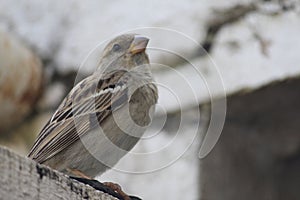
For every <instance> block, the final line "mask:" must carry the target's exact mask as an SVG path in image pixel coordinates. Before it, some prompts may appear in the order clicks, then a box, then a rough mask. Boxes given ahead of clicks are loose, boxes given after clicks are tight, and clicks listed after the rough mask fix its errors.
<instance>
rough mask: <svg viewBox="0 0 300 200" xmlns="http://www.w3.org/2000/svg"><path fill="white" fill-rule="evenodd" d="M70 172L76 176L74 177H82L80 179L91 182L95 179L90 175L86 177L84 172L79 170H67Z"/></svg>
mask: <svg viewBox="0 0 300 200" xmlns="http://www.w3.org/2000/svg"><path fill="white" fill-rule="evenodd" d="M67 171H68V172H70V173H71V174H73V175H74V177H80V178H84V179H89V180H93V178H91V177H89V176H88V175H85V174H84V173H83V172H82V171H80V170H77V169H70V168H68V169H67Z"/></svg>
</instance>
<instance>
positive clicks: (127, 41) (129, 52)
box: [99, 34, 149, 71]
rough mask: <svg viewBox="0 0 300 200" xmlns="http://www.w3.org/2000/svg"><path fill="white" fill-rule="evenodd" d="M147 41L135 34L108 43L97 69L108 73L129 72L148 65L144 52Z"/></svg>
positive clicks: (121, 36)
mask: <svg viewBox="0 0 300 200" xmlns="http://www.w3.org/2000/svg"><path fill="white" fill-rule="evenodd" d="M148 41H149V39H148V38H146V37H144V36H141V35H137V34H124V35H120V36H117V37H116V38H114V39H113V40H112V41H110V42H109V43H108V44H107V45H106V47H105V48H104V50H103V53H102V58H101V60H100V63H99V68H101V69H102V70H105V71H110V70H114V69H115V68H116V69H120V68H125V69H127V70H130V69H132V68H134V67H136V66H140V65H144V64H148V63H149V59H148V56H147V54H146V52H145V50H146V47H147V44H148Z"/></svg>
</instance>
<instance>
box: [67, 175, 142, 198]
mask: <svg viewBox="0 0 300 200" xmlns="http://www.w3.org/2000/svg"><path fill="white" fill-rule="evenodd" d="M70 178H72V179H75V180H77V181H79V182H81V183H84V184H87V185H90V186H91V187H93V188H95V189H96V190H99V191H102V192H104V193H107V194H110V195H111V196H113V197H116V198H118V199H120V200H141V199H140V198H138V197H135V196H128V195H127V194H126V193H125V192H123V191H122V189H121V186H120V185H118V184H116V183H111V182H105V183H101V182H99V181H97V180H94V179H89V178H88V179H87V178H80V177H73V176H70Z"/></svg>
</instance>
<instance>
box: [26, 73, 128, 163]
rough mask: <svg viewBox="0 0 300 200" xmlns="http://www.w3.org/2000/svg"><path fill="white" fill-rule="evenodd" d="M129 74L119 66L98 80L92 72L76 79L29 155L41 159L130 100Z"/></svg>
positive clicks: (65, 145) (76, 138)
mask: <svg viewBox="0 0 300 200" xmlns="http://www.w3.org/2000/svg"><path fill="white" fill-rule="evenodd" d="M129 75H130V74H129V73H127V71H125V70H118V71H112V72H111V73H109V74H107V75H105V76H104V77H103V78H101V79H100V80H99V79H97V78H96V77H95V76H96V74H93V75H92V76H90V77H88V78H86V79H84V80H83V81H81V82H80V83H78V84H77V85H76V86H75V87H74V88H73V90H72V91H71V92H70V93H69V94H68V96H67V97H66V98H65V99H64V100H63V102H62V103H61V105H60V106H59V107H58V109H57V111H56V112H55V113H54V115H53V116H52V117H51V119H50V120H49V121H48V123H47V124H46V125H45V127H44V128H43V129H42V131H41V132H40V134H39V135H38V138H37V140H36V141H35V143H34V145H33V147H32V149H31V151H30V152H29V155H28V156H29V157H30V158H32V159H34V160H36V161H37V162H40V163H43V162H45V161H46V160H48V159H50V158H51V157H53V156H55V155H56V154H57V153H59V152H61V151H62V150H64V149H66V148H68V147H69V146H70V145H72V144H73V143H74V142H75V141H77V140H79V139H80V137H82V136H83V135H84V134H86V133H88V132H89V131H91V130H93V129H94V128H95V127H96V126H98V124H100V126H101V123H102V122H103V120H104V119H105V118H106V117H107V116H109V115H110V114H111V112H112V111H114V110H116V109H118V108H120V107H121V106H122V105H125V104H126V103H127V102H128V101H129V100H128V87H127V83H128V79H129V78H130V77H129ZM91 116H92V117H91ZM93 117H94V118H95V117H96V119H97V120H95V119H92V118H93Z"/></svg>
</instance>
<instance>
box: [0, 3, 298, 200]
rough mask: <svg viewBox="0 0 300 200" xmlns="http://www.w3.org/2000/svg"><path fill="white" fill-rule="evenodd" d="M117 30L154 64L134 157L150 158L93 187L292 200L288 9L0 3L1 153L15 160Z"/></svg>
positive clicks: (292, 32)
mask: <svg viewBox="0 0 300 200" xmlns="http://www.w3.org/2000/svg"><path fill="white" fill-rule="evenodd" d="M128 31H130V32H136V33H141V34H144V35H146V36H148V37H149V38H150V43H149V50H148V53H149V56H150V59H151V61H152V62H154V63H159V64H161V66H154V67H153V74H154V77H155V79H156V81H157V83H159V104H158V106H157V113H156V116H155V118H154V120H153V124H152V125H151V127H150V129H149V131H148V132H147V133H146V135H147V136H149V137H146V139H144V140H142V141H141V142H139V143H138V145H137V146H136V147H135V148H134V149H133V152H136V153H141V152H142V153H145V154H147V155H148V154H151V157H147V158H146V156H135V154H134V153H133V154H131V155H129V156H126V157H125V158H124V159H122V160H121V162H120V163H119V164H118V165H117V166H116V168H115V169H113V170H110V171H108V172H106V173H105V174H104V175H103V176H100V177H98V179H99V180H100V181H112V182H117V183H119V184H120V185H121V186H122V188H123V189H124V191H126V192H128V193H130V194H134V195H136V196H140V197H141V198H143V199H154V198H155V199H203V200H204V199H209V200H221V199H222V200H227V199H228V200H234V199H244V200H247V199H249V200H250V199H262V200H265V199H272V200H276V199H289V200H293V199H300V191H299V189H298V188H299V187H298V186H299V185H300V171H299V168H300V134H299V129H300V123H299V122H300V114H299V113H300V112H299V111H300V103H299V99H300V93H299V88H300V66H299V63H300V56H299V52H300V39H299V35H300V2H299V1H298V0H256V1H254V0H243V1H241V0H227V1H222V0H201V1H195V0H185V1H169V0H168V1H163V2H162V1H157V0H153V1H151V2H150V1H149V2H141V1H138V0H130V1H126V2H125V1H104V0H99V1H96V0H90V1H79V0H69V1H67V0H60V1H58V0H54V1H37V0H29V1H17V0H0V145H2V146H7V147H9V148H10V149H13V150H14V151H15V152H18V153H19V154H21V155H26V154H27V152H28V151H29V149H30V147H31V146H32V144H33V142H34V140H35V138H36V136H37V134H38V133H39V131H40V130H41V128H42V127H43V126H44V124H45V123H46V122H47V120H49V118H50V117H51V115H52V114H53V112H54V111H55V109H56V108H57V106H58V105H59V103H60V102H61V100H62V99H63V98H64V96H65V95H66V94H67V93H68V92H69V91H70V89H71V88H72V87H73V86H74V84H75V82H76V81H78V80H81V79H83V78H84V77H86V76H88V75H89V74H91V73H92V72H93V70H94V69H95V67H96V66H95V63H96V62H97V58H99V57H98V55H99V54H98V53H97V52H98V51H97V50H96V51H93V52H95V53H93V54H92V55H90V56H89V57H87V56H88V55H89V53H90V52H91V51H92V50H93V49H94V48H95V47H96V46H97V45H99V44H105V41H107V40H109V39H111V38H112V37H114V36H116V35H118V34H121V33H124V32H128ZM102 47H103V45H100V46H99V48H97V49H99V50H101V48H102ZM157 49H158V50H157ZM85 59H87V60H86V62H84V64H83V61H84V60H85ZM297 91H298V92H297ZM225 94H226V95H225ZM214 101H217V102H222V104H218V105H222V106H221V107H220V108H218V109H217V112H216V113H214V112H212V107H213V102H214ZM226 105H227V109H226ZM225 111H226V113H227V114H226V118H225V122H224V119H223V117H224V116H223V114H224V112H225ZM216 118H217V119H216ZM223 122H224V127H223V129H222V134H221V136H220V138H219V137H218V136H219V134H220V133H221V132H218V130H215V133H214V131H213V133H212V134H215V136H216V138H215V139H214V142H212V144H210V146H211V147H213V146H214V144H215V142H217V139H219V140H218V142H217V143H216V145H215V146H214V148H213V149H212V151H207V152H206V153H209V154H208V155H206V154H205V156H202V157H201V155H200V156H199V152H200V148H201V147H202V146H203V145H205V144H204V143H203V141H204V138H206V136H207V133H208V130H209V127H210V126H216V124H218V125H220V126H221V127H222V126H223ZM212 124H213V125H212ZM143 155H144V154H143ZM0 162H1V161H0Z"/></svg>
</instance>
